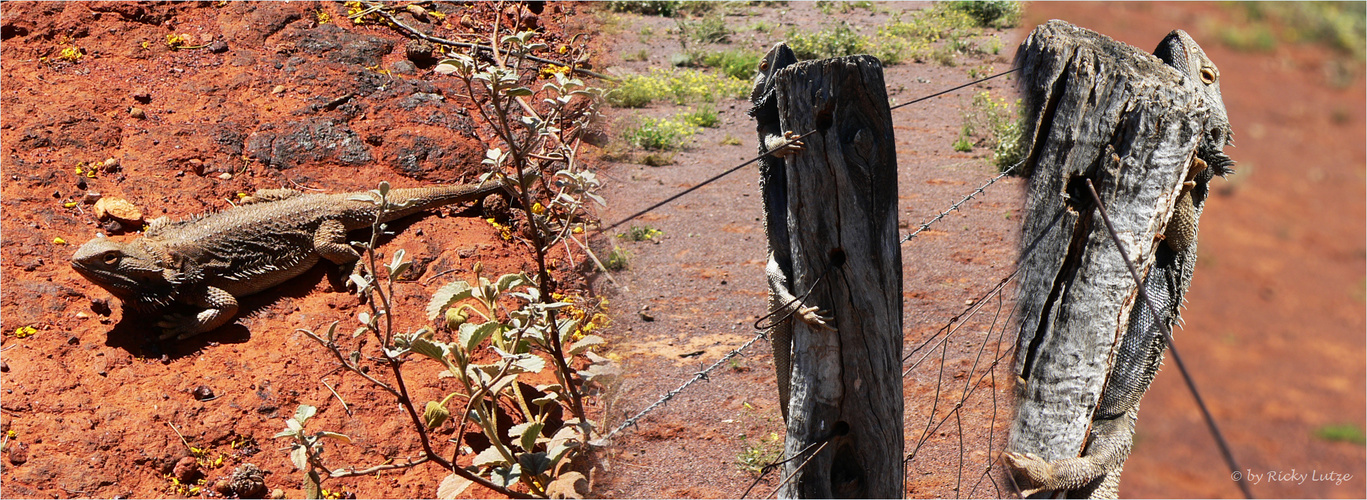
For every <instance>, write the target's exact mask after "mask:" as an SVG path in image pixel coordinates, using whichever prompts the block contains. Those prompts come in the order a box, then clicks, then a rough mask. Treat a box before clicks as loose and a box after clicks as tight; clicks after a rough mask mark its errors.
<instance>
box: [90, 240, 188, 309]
mask: <svg viewBox="0 0 1367 500" xmlns="http://www.w3.org/2000/svg"><path fill="white" fill-rule="evenodd" d="M141 241H142V240H134V241H132V242H130V243H122V242H118V241H114V240H111V239H109V238H106V237H103V236H100V237H97V238H95V239H93V240H90V241H87V242H85V244H84V245H81V247H80V248H78V249H76V255H73V256H72V257H71V267H72V268H73V269H75V270H76V272H77V273H80V275H81V276H84V277H85V278H86V279H88V280H90V281H91V282H92V283H95V284H96V285H99V286H100V288H104V289H105V290H108V291H109V293H112V294H114V296H115V297H118V298H119V299H120V300H123V301H124V302H125V303H131V304H133V305H134V306H135V307H138V308H140V309H155V308H158V307H161V306H165V305H167V304H169V303H171V301H172V300H173V298H174V296H175V293H174V290H175V285H176V284H175V283H174V282H173V280H172V279H170V278H169V277H171V276H174V275H175V273H173V272H169V271H168V270H167V269H166V268H165V266H163V265H162V264H161V261H160V259H158V258H157V257H156V256H155V254H154V253H153V252H149V251H148V250H147V249H146V248H145V246H144V245H142V244H140V243H141Z"/></svg>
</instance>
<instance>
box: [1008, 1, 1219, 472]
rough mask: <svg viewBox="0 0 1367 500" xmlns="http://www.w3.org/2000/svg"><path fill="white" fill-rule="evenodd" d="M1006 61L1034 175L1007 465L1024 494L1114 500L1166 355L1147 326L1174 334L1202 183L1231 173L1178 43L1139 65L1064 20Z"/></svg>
mask: <svg viewBox="0 0 1367 500" xmlns="http://www.w3.org/2000/svg"><path fill="white" fill-rule="evenodd" d="M1016 61H1017V65H1019V66H1020V67H1021V68H1022V72H1021V73H1022V74H1021V87H1022V92H1023V94H1024V95H1025V99H1026V110H1027V117H1026V134H1027V135H1026V137H1032V138H1033V146H1032V148H1031V152H1030V155H1029V157H1028V159H1027V161H1026V164H1025V165H1024V166H1025V167H1026V169H1027V171H1033V174H1030V175H1031V180H1030V193H1029V195H1028V198H1027V201H1026V216H1025V218H1024V227H1023V230H1022V256H1021V261H1020V266H1021V275H1022V276H1023V277H1022V278H1021V285H1020V293H1019V295H1018V296H1019V299H1018V301H1017V313H1018V314H1019V317H1020V318H1021V323H1020V335H1019V343H1018V344H1017V352H1016V361H1015V369H1016V373H1017V374H1018V375H1019V377H1020V379H1019V380H1018V381H1017V383H1018V384H1019V386H1018V393H1019V394H1020V404H1019V407H1018V410H1017V415H1016V419H1015V421H1014V423H1013V426H1012V431H1011V435H1010V438H1009V442H1008V445H1007V452H1006V453H1005V454H1004V455H1003V459H1004V461H1005V463H1006V465H1007V466H1008V468H1009V469H1010V470H1011V471H1012V474H1013V476H1014V478H1015V480H1016V481H1017V484H1018V485H1019V486H1020V488H1021V493H1023V494H1026V495H1030V494H1035V493H1039V492H1044V491H1066V492H1067V495H1068V496H1086V497H1093V498H1115V497H1116V496H1117V495H1118V494H1119V483H1120V473H1121V470H1122V468H1123V466H1124V462H1125V459H1126V458H1128V457H1129V453H1130V446H1131V444H1132V442H1133V437H1134V425H1135V422H1136V419H1137V418H1138V410H1139V400H1140V398H1141V397H1143V395H1144V393H1145V392H1146V391H1147V390H1148V386H1149V383H1150V382H1151V381H1152V380H1153V376H1154V374H1155V373H1156V372H1157V370H1158V367H1159V365H1160V364H1161V362H1162V357H1163V351H1164V349H1165V348H1166V347H1167V345H1168V339H1167V338H1166V337H1165V336H1164V335H1163V334H1162V333H1161V332H1162V331H1163V330H1164V328H1161V327H1160V325H1159V324H1160V323H1161V324H1162V325H1166V326H1168V327H1170V326H1171V325H1172V324H1173V323H1174V322H1175V321H1176V320H1177V318H1178V307H1179V306H1180V305H1181V303H1182V297H1183V296H1184V295H1185V293H1186V290H1187V287H1188V286H1189V285H1190V283H1191V277H1192V272H1193V270H1194V268H1195V262H1196V234H1197V224H1198V222H1199V219H1200V215H1201V211H1202V209H1203V208H1204V206H1205V201H1206V197H1207V195H1208V193H1209V182H1210V180H1211V179H1212V178H1213V177H1214V176H1215V175H1221V176H1224V175H1226V174H1229V173H1231V172H1232V171H1233V170H1232V169H1231V168H1230V166H1231V165H1232V164H1233V162H1232V161H1231V160H1230V159H1229V157H1228V156H1225V154H1224V153H1223V151H1222V150H1223V148H1224V146H1225V145H1227V144H1228V143H1229V140H1230V138H1231V136H1232V133H1231V129H1230V125H1229V120H1228V118H1227V116H1226V114H1225V107H1224V102H1223V101H1222V99H1221V97H1220V87H1219V70H1218V69H1217V68H1216V67H1215V65H1214V63H1212V62H1211V61H1210V59H1209V58H1207V57H1206V55H1205V52H1204V51H1202V50H1201V48H1200V47H1199V46H1198V45H1196V42H1195V41H1193V40H1192V39H1191V37H1190V36H1189V35H1187V34H1186V33H1185V32H1183V31H1181V30H1176V31H1173V32H1172V33H1170V34H1169V35H1168V36H1167V37H1165V38H1164V39H1163V40H1162V42H1160V44H1159V46H1158V49H1157V50H1156V51H1154V53H1153V54H1152V55H1151V54H1148V53H1145V52H1143V51H1141V50H1139V49H1137V48H1135V47H1132V46H1129V45H1126V44H1123V43H1119V42H1116V41H1114V40H1112V39H1110V38H1107V37H1105V36H1103V35H1100V34H1097V33H1094V32H1091V31H1088V30H1085V29H1081V28H1077V27H1075V26H1072V25H1070V24H1068V23H1065V22H1062V21H1051V22H1049V23H1047V24H1044V25H1041V26H1040V27H1038V28H1036V29H1035V31H1034V32H1033V33H1031V35H1030V37H1029V38H1027V39H1026V41H1025V42H1024V43H1023V44H1022V45H1021V48H1020V51H1019V52H1018V53H1017V56H1016ZM1089 181H1090V182H1091V183H1092V184H1094V185H1095V186H1096V189H1097V191H1098V192H1099V198H1093V197H1092V196H1091V192H1090V191H1089V189H1088V187H1087V186H1088V182H1089ZM1097 199H1099V200H1100V203H1102V204H1103V206H1102V207H1100V208H1104V209H1105V211H1106V212H1108V213H1109V214H1110V220H1111V221H1112V222H1113V223H1114V226H1115V229H1116V234H1117V236H1118V239H1119V240H1120V243H1121V244H1120V245H1117V243H1116V242H1115V241H1112V236H1111V234H1110V233H1109V232H1108V230H1107V228H1106V227H1105V226H1103V224H1102V221H1101V219H1100V214H1099V209H1098V206H1097V201H1096V200H1097ZM1120 252H1125V254H1124V255H1125V256H1126V257H1128V259H1129V260H1130V261H1133V262H1134V264H1135V265H1136V266H1137V268H1138V269H1139V274H1140V275H1141V276H1144V278H1143V283H1142V285H1137V284H1136V283H1135V280H1134V278H1133V277H1132V276H1131V275H1130V273H1129V269H1128V267H1127V265H1126V262H1125V261H1126V259H1125V258H1122V256H1121V254H1120ZM1141 287H1142V289H1143V292H1144V294H1145V295H1146V296H1147V297H1148V298H1149V299H1150V300H1152V301H1153V302H1154V303H1155V304H1156V307H1157V309H1158V311H1157V314H1158V317H1155V315H1154V314H1152V313H1151V312H1150V311H1149V309H1148V308H1147V307H1146V305H1145V304H1144V302H1143V301H1142V300H1141V299H1140V298H1139V297H1140V293H1139V292H1140V289H1141Z"/></svg>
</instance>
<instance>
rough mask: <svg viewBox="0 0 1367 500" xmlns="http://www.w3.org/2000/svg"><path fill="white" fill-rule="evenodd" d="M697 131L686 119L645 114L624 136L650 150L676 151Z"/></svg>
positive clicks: (629, 141)
mask: <svg viewBox="0 0 1367 500" xmlns="http://www.w3.org/2000/svg"><path fill="white" fill-rule="evenodd" d="M695 133H697V128H696V127H694V126H693V125H689V124H688V123H685V122H684V121H681V120H673V119H669V118H658V119H657V118H651V117H648V116H645V117H641V118H640V119H639V122H638V123H637V124H636V125H635V126H633V127H631V128H628V129H627V130H626V134H625V135H624V138H625V139H626V141H627V142H628V143H630V144H631V145H633V146H636V147H638V148H641V149H645V150H648V151H674V150H678V149H682V148H683V144H684V142H685V141H687V140H688V138H690V137H692V136H693V134H695Z"/></svg>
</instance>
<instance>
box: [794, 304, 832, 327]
mask: <svg viewBox="0 0 1367 500" xmlns="http://www.w3.org/2000/svg"><path fill="white" fill-rule="evenodd" d="M826 314H830V312H829V311H818V310H817V309H816V306H806V307H799V308H797V312H796V313H795V314H794V316H797V318H798V319H800V320H802V322H803V323H807V324H809V325H812V326H815V327H817V328H820V329H823V330H830V331H832V332H834V331H836V330H835V327H833V326H831V325H830V323H832V322H834V321H835V318H832V317H830V316H825V315H826Z"/></svg>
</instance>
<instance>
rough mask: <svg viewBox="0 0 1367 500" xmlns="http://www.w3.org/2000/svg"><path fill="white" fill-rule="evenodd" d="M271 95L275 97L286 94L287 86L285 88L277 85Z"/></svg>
mask: <svg viewBox="0 0 1367 500" xmlns="http://www.w3.org/2000/svg"><path fill="white" fill-rule="evenodd" d="M271 93H272V94H275V95H280V94H283V93H285V86H284V85H276V86H275V88H273V89H271Z"/></svg>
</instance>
